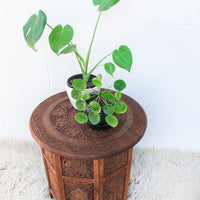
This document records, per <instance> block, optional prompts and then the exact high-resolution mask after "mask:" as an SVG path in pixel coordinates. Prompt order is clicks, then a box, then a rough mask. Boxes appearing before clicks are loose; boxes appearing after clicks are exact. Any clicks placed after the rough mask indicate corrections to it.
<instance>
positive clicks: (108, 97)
mask: <svg viewBox="0 0 200 200" xmlns="http://www.w3.org/2000/svg"><path fill="white" fill-rule="evenodd" d="M103 96H104V98H105V99H106V100H107V101H109V102H111V103H115V97H114V96H113V94H112V93H111V92H109V91H106V90H105V91H103Z"/></svg>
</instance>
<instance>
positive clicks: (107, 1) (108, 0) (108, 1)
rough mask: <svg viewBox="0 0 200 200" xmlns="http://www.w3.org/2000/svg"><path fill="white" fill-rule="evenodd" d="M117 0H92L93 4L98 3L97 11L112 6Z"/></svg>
mask: <svg viewBox="0 0 200 200" xmlns="http://www.w3.org/2000/svg"><path fill="white" fill-rule="evenodd" d="M117 2H119V0H93V4H94V5H99V8H98V10H99V11H105V10H108V9H110V8H111V7H112V6H114V5H115V4H116V3H117Z"/></svg>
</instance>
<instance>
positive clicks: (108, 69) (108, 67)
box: [104, 62, 115, 76]
mask: <svg viewBox="0 0 200 200" xmlns="http://www.w3.org/2000/svg"><path fill="white" fill-rule="evenodd" d="M104 69H105V70H106V72H107V73H108V74H110V75H111V76H113V73H114V72H115V65H114V64H113V63H111V62H109V63H106V64H105V65H104Z"/></svg>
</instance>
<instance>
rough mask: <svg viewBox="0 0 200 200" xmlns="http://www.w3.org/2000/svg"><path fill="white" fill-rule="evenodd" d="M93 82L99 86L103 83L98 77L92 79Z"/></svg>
mask: <svg viewBox="0 0 200 200" xmlns="http://www.w3.org/2000/svg"><path fill="white" fill-rule="evenodd" d="M92 83H93V84H94V85H95V86H97V87H101V85H102V83H101V80H100V79H99V78H97V77H96V78H93V79H92Z"/></svg>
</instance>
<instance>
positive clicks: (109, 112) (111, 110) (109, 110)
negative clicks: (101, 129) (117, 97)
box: [103, 104, 114, 115]
mask: <svg viewBox="0 0 200 200" xmlns="http://www.w3.org/2000/svg"><path fill="white" fill-rule="evenodd" d="M103 112H104V113H105V114H106V115H112V114H113V113H114V107H113V106H112V105H111V104H106V105H105V106H103Z"/></svg>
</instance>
